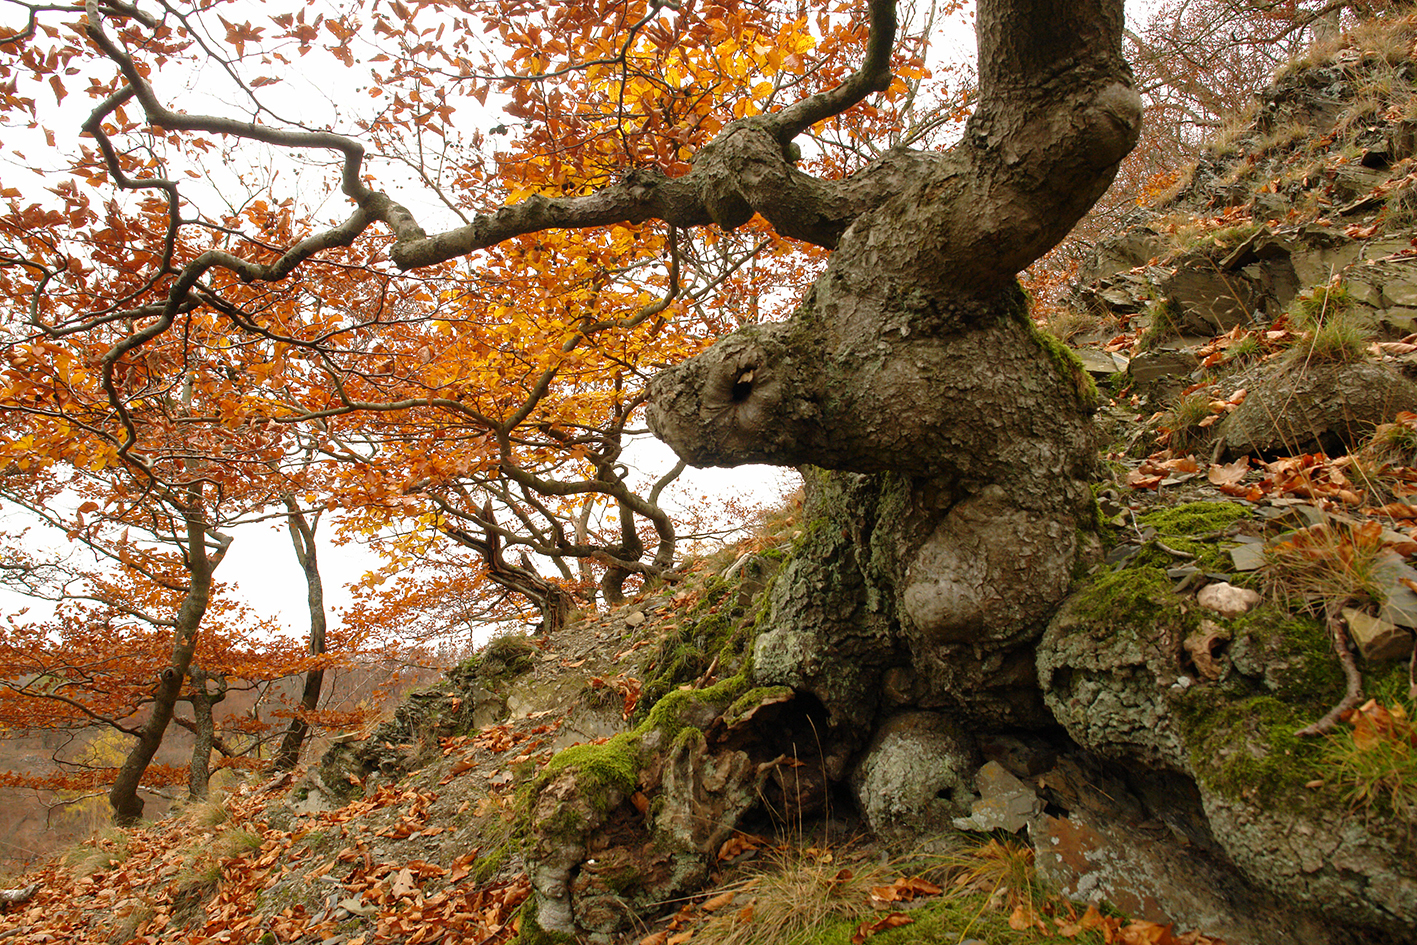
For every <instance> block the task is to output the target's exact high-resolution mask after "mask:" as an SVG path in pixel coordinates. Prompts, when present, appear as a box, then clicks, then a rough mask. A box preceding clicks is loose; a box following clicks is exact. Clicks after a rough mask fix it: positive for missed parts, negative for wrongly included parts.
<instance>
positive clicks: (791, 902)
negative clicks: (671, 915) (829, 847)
mask: <svg viewBox="0 0 1417 945" xmlns="http://www.w3.org/2000/svg"><path fill="white" fill-rule="evenodd" d="M895 876H896V871H895V870H894V869H893V868H892V867H891V866H890V864H888V863H882V862H861V861H857V862H854V863H851V864H850V865H843V863H842V861H840V860H838V859H837V858H836V857H835V856H834V855H833V854H832V853H830V852H828V851H822V850H817V849H814V848H813V849H806V850H802V851H793V852H787V853H783V852H779V853H777V854H775V855H774V856H772V857H771V858H770V860H769V864H768V866H767V867H766V868H765V869H764V870H763V871H762V872H761V873H758V874H757V875H755V876H752V877H750V878H748V879H746V880H743V881H742V882H739V883H735V884H733V885H731V886H728V887H726V888H725V889H724V890H723V893H724V894H727V893H732V894H733V895H732V899H733V900H734V902H735V907H732V908H722V909H719V910H716V911H715V913H714V915H713V916H712V917H711V918H710V919H709V920H708V921H707V922H705V923H704V924H703V925H702V926H700V927H699V928H698V929H697V930H696V931H695V932H694V938H693V940H694V941H695V942H699V943H702V945H758V943H760V942H773V943H775V945H806V943H808V942H816V941H818V938H819V936H820V934H821V930H822V927H823V926H827V925H832V924H836V923H846V924H848V925H851V926H854V925H855V924H856V923H858V922H860V921H861V920H863V919H865V918H867V917H868V916H871V915H873V914H874V913H875V910H874V909H873V908H872V899H871V890H872V888H873V887H883V886H887V885H889V884H890V883H891V881H892V880H893V879H894V878H895ZM741 900H747V901H746V903H743V904H741V905H740V904H738V902H739V901H741Z"/></svg>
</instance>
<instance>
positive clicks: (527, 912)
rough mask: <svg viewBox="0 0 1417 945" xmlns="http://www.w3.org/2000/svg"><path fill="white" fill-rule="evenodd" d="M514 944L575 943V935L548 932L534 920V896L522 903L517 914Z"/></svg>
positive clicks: (573, 944) (550, 944)
mask: <svg viewBox="0 0 1417 945" xmlns="http://www.w3.org/2000/svg"><path fill="white" fill-rule="evenodd" d="M517 927H518V930H517V937H516V939H515V940H514V941H515V942H516V945H575V941H576V939H575V936H573V935H567V934H566V933H565V932H548V931H546V930H545V929H543V928H542V927H541V926H540V925H538V924H537V921H536V896H535V895H533V896H530V897H528V899H527V901H526V902H524V903H522V909H521V912H520V913H519V914H518V922H517Z"/></svg>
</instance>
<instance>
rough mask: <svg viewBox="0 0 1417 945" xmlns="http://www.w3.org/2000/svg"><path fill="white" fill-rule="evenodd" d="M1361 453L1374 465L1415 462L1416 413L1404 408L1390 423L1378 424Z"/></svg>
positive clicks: (1409, 463) (1402, 464) (1416, 441)
mask: <svg viewBox="0 0 1417 945" xmlns="http://www.w3.org/2000/svg"><path fill="white" fill-rule="evenodd" d="M1361 454H1362V456H1363V457H1364V458H1365V459H1367V460H1368V461H1370V462H1372V463H1373V464H1374V465H1375V466H1382V465H1391V466H1411V465H1414V464H1417V413H1411V412H1409V411H1406V410H1404V411H1402V412H1400V413H1399V414H1398V415H1397V416H1396V417H1394V418H1393V422H1392V423H1383V424H1380V425H1379V426H1378V427H1377V429H1375V430H1374V431H1373V435H1372V437H1370V438H1369V440H1368V442H1367V444H1366V445H1365V446H1364V447H1363V449H1362V450H1361Z"/></svg>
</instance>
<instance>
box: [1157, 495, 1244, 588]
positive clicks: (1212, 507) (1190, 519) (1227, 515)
mask: <svg viewBox="0 0 1417 945" xmlns="http://www.w3.org/2000/svg"><path fill="white" fill-rule="evenodd" d="M1249 517H1250V511H1249V510H1248V509H1246V508H1245V507H1244V506H1242V505H1239V504H1237V503H1234V502H1189V503H1186V504H1184V505H1177V506H1173V507H1172V508H1169V509H1157V510H1156V511H1153V512H1148V513H1146V514H1145V515H1139V516H1137V522H1138V524H1139V525H1141V526H1142V527H1143V528H1146V527H1148V526H1149V527H1151V528H1154V529H1156V534H1157V537H1158V538H1159V539H1160V540H1161V541H1162V543H1163V544H1165V545H1166V546H1167V547H1169V548H1173V549H1175V550H1176V551H1184V552H1186V553H1187V554H1193V555H1195V556H1196V560H1195V562H1194V564H1195V565H1196V566H1197V567H1199V568H1201V569H1202V570H1205V571H1226V570H1229V567H1230V559H1229V556H1228V555H1226V554H1225V552H1224V550H1223V549H1222V548H1221V547H1220V545H1219V544H1218V543H1217V542H1216V540H1215V539H1217V538H1219V537H1220V536H1221V535H1223V534H1224V533H1225V532H1226V531H1228V530H1229V529H1230V527H1231V526H1232V525H1234V524H1235V523H1236V522H1238V521H1240V520H1242V519H1246V518H1249ZM1178 563H1180V562H1179V561H1178V559H1177V558H1176V557H1175V556H1174V555H1171V554H1169V553H1167V552H1165V551H1162V550H1161V549H1160V548H1156V547H1155V546H1152V547H1148V548H1144V549H1142V551H1141V553H1140V554H1138V556H1137V557H1136V559H1134V562H1133V566H1137V565H1151V566H1155V567H1159V568H1162V569H1165V568H1170V567H1175V566H1176V565H1177V564H1178Z"/></svg>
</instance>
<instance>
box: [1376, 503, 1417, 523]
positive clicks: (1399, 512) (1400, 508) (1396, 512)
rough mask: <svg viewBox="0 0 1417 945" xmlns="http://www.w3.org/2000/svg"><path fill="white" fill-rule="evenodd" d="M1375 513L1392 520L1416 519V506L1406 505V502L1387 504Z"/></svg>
mask: <svg viewBox="0 0 1417 945" xmlns="http://www.w3.org/2000/svg"><path fill="white" fill-rule="evenodd" d="M1377 511H1379V512H1381V513H1382V514H1384V515H1389V516H1391V517H1392V518H1401V519H1417V506H1412V505H1408V504H1407V503H1406V502H1389V503H1388V504H1387V505H1384V506H1382V507H1381V508H1379V509H1377Z"/></svg>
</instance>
